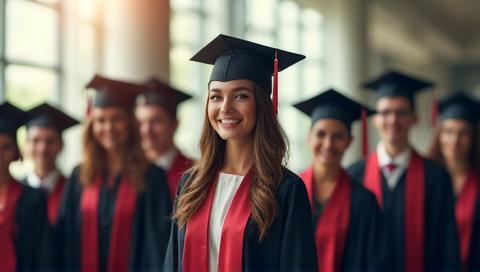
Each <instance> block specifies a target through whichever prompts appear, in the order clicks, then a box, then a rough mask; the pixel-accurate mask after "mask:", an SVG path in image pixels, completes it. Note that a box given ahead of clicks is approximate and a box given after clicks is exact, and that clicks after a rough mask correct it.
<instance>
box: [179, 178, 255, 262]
mask: <svg viewBox="0 0 480 272" xmlns="http://www.w3.org/2000/svg"><path fill="white" fill-rule="evenodd" d="M252 177H253V173H252V171H249V172H248V173H247V175H245V177H244V178H243V180H242V183H241V184H240V187H239V188H238V190H237V192H236V193H235V196H234V197H233V200H232V203H231V204H230V207H229V209H228V212H227V215H226V217H225V221H224V223H223V227H222V238H221V241H220V250H219V256H218V271H220V272H226V271H242V269H243V266H242V265H243V264H242V260H243V254H242V252H243V235H244V232H245V227H246V226H247V222H248V219H249V218H250V213H251V209H250V198H249V191H250V183H251V180H252ZM217 180H218V174H217V175H216V178H215V180H214V181H213V182H212V185H211V186H210V190H209V192H208V196H207V198H206V199H205V201H204V202H203V204H202V206H201V207H200V209H199V210H198V211H197V212H196V213H195V214H194V215H193V216H192V217H191V218H190V220H189V221H188V224H187V229H186V232H185V243H184V249H183V260H182V270H183V271H185V272H191V271H200V272H203V271H205V272H206V271H208V227H209V221H210V211H211V209H212V204H213V198H214V197H215V188H216V183H217Z"/></svg>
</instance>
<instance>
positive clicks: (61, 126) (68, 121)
mask: <svg viewBox="0 0 480 272" xmlns="http://www.w3.org/2000/svg"><path fill="white" fill-rule="evenodd" d="M28 114H29V115H30V116H31V117H32V119H30V120H29V121H28V123H27V124H26V125H27V130H28V129H30V128H31V127H48V128H53V129H56V130H57V131H58V132H60V133H62V132H63V131H64V130H65V129H67V128H70V127H72V126H74V125H76V124H78V123H79V122H78V121H77V120H75V119H74V118H72V117H71V116H69V115H68V114H66V113H64V112H63V111H61V110H60V109H58V108H55V107H53V106H51V105H49V104H48V103H43V104H41V105H38V106H36V107H35V108H33V109H31V110H29V111H28Z"/></svg>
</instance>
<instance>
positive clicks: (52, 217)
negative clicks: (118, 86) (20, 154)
mask: <svg viewBox="0 0 480 272" xmlns="http://www.w3.org/2000/svg"><path fill="white" fill-rule="evenodd" d="M28 114H29V115H30V116H32V119H30V121H28V123H27V124H26V126H27V142H26V145H25V150H26V155H27V157H29V158H30V159H31V160H32V161H33V172H32V173H30V174H29V175H28V176H27V177H26V179H25V180H24V182H25V183H26V184H28V185H30V186H32V187H34V188H42V189H44V190H45V191H46V192H47V193H48V197H47V211H48V219H49V222H50V224H51V225H54V224H55V222H56V220H57V215H58V209H59V207H60V199H61V197H62V195H63V190H64V188H65V182H66V178H65V177H64V176H63V175H62V173H60V171H59V170H58V168H57V165H56V161H57V157H58V155H59V153H60V152H61V151H62V148H63V140H62V133H63V131H64V130H66V129H68V128H70V127H72V126H74V125H76V124H78V121H77V120H75V119H73V118H72V117H70V116H69V115H67V114H65V113H64V112H63V111H61V110H59V109H57V108H55V107H53V106H51V105H49V104H47V103H43V104H41V105H38V106H37V107H35V108H33V109H31V110H29V111H28Z"/></svg>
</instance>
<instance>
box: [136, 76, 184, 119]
mask: <svg viewBox="0 0 480 272" xmlns="http://www.w3.org/2000/svg"><path fill="white" fill-rule="evenodd" d="M145 87H146V91H145V92H143V93H141V94H139V95H138V97H137V99H136V104H137V106H141V105H158V106H162V107H165V108H166V109H167V110H168V111H169V112H171V113H172V114H173V115H174V116H175V115H176V111H177V106H178V104H180V103H182V102H183V101H185V100H187V99H190V98H192V96H191V95H189V94H186V93H184V92H182V91H180V90H178V89H176V88H174V87H172V86H170V85H169V84H166V83H163V82H162V81H160V80H158V79H157V78H155V77H152V78H151V79H150V80H148V81H147V82H146V83H145Z"/></svg>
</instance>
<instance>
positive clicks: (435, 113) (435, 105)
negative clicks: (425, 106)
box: [430, 92, 438, 128]
mask: <svg viewBox="0 0 480 272" xmlns="http://www.w3.org/2000/svg"><path fill="white" fill-rule="evenodd" d="M432 96H433V99H432V100H433V101H432V116H431V118H432V119H431V120H430V125H431V126H432V128H435V126H436V125H437V117H438V101H437V97H436V96H435V92H433V95H432Z"/></svg>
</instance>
